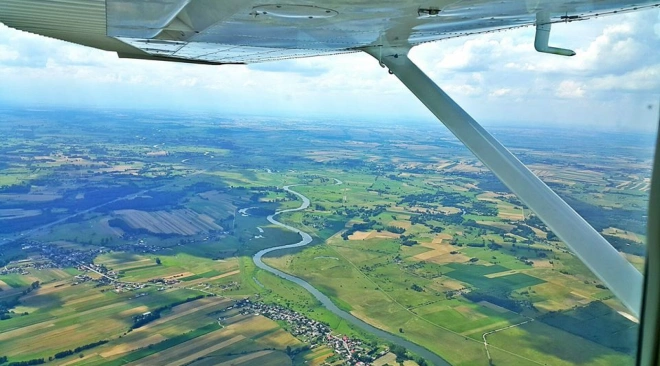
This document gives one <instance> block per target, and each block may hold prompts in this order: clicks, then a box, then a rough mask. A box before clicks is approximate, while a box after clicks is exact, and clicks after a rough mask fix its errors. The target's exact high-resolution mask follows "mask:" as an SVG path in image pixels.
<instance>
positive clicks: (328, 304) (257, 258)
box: [252, 186, 449, 366]
mask: <svg viewBox="0 0 660 366" xmlns="http://www.w3.org/2000/svg"><path fill="white" fill-rule="evenodd" d="M290 187H293V186H284V187H283V188H284V190H285V191H287V192H289V193H292V194H295V195H296V196H298V197H299V198H300V199H301V200H302V204H301V205H300V207H298V208H290V209H287V210H281V211H277V212H275V213H274V214H272V215H270V216H268V217H267V219H268V221H270V222H271V223H272V224H274V225H277V226H280V227H283V228H285V229H287V230H290V231H293V232H296V233H298V234H300V235H301V236H302V240H300V241H299V242H297V243H294V244H287V245H280V246H276V247H271V248H267V249H263V250H260V251H259V252H257V254H255V255H254V256H253V257H252V260H253V261H254V264H256V265H257V267H259V268H261V269H263V270H266V271H268V272H270V273H272V274H274V275H277V276H280V277H282V278H284V279H286V280H289V281H291V282H294V283H296V284H298V285H300V286H302V287H303V288H304V289H305V290H307V291H309V292H310V293H311V294H312V295H313V296H314V297H315V298H316V299H317V300H319V301H320V302H321V304H323V306H324V307H325V308H326V309H328V310H330V311H331V312H333V313H335V314H336V315H337V316H339V317H340V318H342V319H344V320H346V321H348V322H350V323H351V324H353V325H355V326H357V327H359V328H361V329H362V330H365V331H367V332H369V333H371V334H373V335H375V336H377V337H379V338H382V339H385V340H387V341H389V342H392V343H394V344H397V345H399V346H403V347H405V348H406V349H408V350H410V351H411V352H414V353H416V354H417V355H419V356H421V357H423V358H425V359H426V361H428V362H430V363H432V364H433V365H436V366H445V365H449V363H448V362H447V361H445V360H444V359H442V358H441V357H440V356H438V355H436V354H435V353H433V352H431V351H429V350H427V349H426V348H424V347H422V346H419V345H417V344H415V343H412V342H410V341H408V340H406V339H403V338H401V337H398V336H396V335H394V334H392V333H388V332H386V331H384V330H381V329H378V328H376V327H374V326H372V325H370V324H368V323H365V322H364V321H362V320H360V319H358V318H356V317H355V316H353V315H351V314H350V313H348V312H346V311H343V310H341V309H339V308H338V307H337V306H336V305H335V304H334V303H333V302H332V300H330V298H329V297H327V296H325V295H324V294H323V293H322V292H321V291H319V290H317V289H316V288H315V287H314V286H312V285H310V284H309V283H308V282H307V281H304V280H302V279H300V278H298V277H295V276H292V275H290V274H287V273H284V272H282V271H280V270H278V269H275V268H273V267H271V266H269V265H267V264H266V263H264V262H263V261H262V257H263V256H264V255H265V254H267V253H270V252H274V251H276V250H280V249H288V248H297V247H302V246H305V245H307V244H309V243H311V242H312V237H311V236H310V235H309V234H307V233H306V232H304V231H302V230H299V229H297V228H295V227H293V226H289V225H286V224H283V223H281V222H279V221H277V220H275V216H277V215H279V214H282V213H286V212H295V211H301V210H304V209H306V208H307V207H309V203H310V202H309V198H307V197H305V196H303V195H302V194H300V193H298V192H296V191H294V190H292V189H291V188H290Z"/></svg>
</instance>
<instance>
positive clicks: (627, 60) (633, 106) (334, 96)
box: [0, 9, 660, 132]
mask: <svg viewBox="0 0 660 366" xmlns="http://www.w3.org/2000/svg"><path fill="white" fill-rule="evenodd" d="M533 42H534V28H533V27H525V28H521V29H515V30H509V31H505V32H498V33H493V34H485V35H477V36H470V37H463V38H457V39H451V40H445V41H439V42H434V43H429V44H423V45H420V46H418V47H415V48H414V49H413V50H412V51H411V55H410V57H411V59H413V61H415V62H416V63H417V64H418V65H419V66H420V67H421V68H422V70H424V71H425V72H427V73H428V74H429V76H431V78H432V79H433V80H434V81H435V82H436V83H438V85H439V86H440V87H441V88H443V89H444V90H445V91H446V92H447V93H448V94H449V95H450V96H452V97H453V98H454V99H455V100H456V101H457V102H458V103H459V104H461V105H462V106H463V107H464V108H465V109H466V110H467V111H468V113H470V114H471V115H472V116H473V117H475V119H477V120H478V121H481V122H483V123H485V124H490V125H493V124H507V125H510V124H524V125H542V126H561V127H572V126H580V127H584V128H603V129H608V130H615V131H616V130H621V131H626V130H636V131H637V130H639V131H648V132H652V131H655V129H656V128H657V126H658V108H659V101H660V12H659V11H658V10H657V9H653V10H645V11H640V12H636V13H629V14H620V15H615V16H608V17H602V18H598V19H591V20H587V21H583V22H572V23H567V24H558V25H554V26H553V30H552V34H551V39H550V45H554V46H558V47H563V48H569V49H573V50H575V51H576V52H577V55H576V56H574V57H561V56H554V55H548V54H540V53H537V52H536V51H535V50H534V47H533ZM0 106H20V107H21V108H24V107H44V106H45V107H65V108H69V107H84V108H104V109H107V108H122V109H130V108H138V109H158V110H164V111H170V110H173V111H186V110H190V111H208V112H212V113H216V114H218V115H232V114H244V115H260V116H290V117H318V116H323V117H330V118H353V119H356V120H364V121H369V122H370V123H377V121H379V120H401V121H415V120H424V121H426V120H431V119H432V118H433V116H432V115H431V114H430V112H428V111H427V110H426V108H425V107H424V106H423V105H422V104H421V103H420V102H419V101H417V100H416V98H415V97H414V96H413V95H412V94H411V93H410V92H409V91H408V90H407V89H406V88H405V87H404V86H403V85H402V84H401V83H400V82H399V81H398V80H397V79H396V78H395V77H394V76H392V75H389V74H388V73H387V71H386V70H385V69H382V68H381V67H379V65H378V63H377V61H375V60H374V59H373V58H371V57H370V56H368V55H366V54H362V53H352V54H346V55H335V56H326V57H315V58H307V59H299V60H287V61H278V62H271V63H263V64H254V65H247V66H239V65H225V66H208V65H191V64H179V63H169V62H154V61H142V60H126V59H121V60H120V59H118V58H117V56H116V54H114V53H111V52H105V51H100V50H95V49H92V48H87V47H83V46H78V45H74V44H70V43H66V42H62V41H57V40H53V39H48V38H45V37H40V36H36V35H32V34H29V33H25V32H19V31H16V30H13V29H10V28H8V27H5V26H4V25H1V24H0Z"/></svg>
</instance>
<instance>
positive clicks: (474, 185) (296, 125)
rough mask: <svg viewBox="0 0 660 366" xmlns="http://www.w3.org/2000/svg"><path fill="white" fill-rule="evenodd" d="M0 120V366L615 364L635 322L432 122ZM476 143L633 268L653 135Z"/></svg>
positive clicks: (22, 114)
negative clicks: (492, 148)
mask: <svg viewBox="0 0 660 366" xmlns="http://www.w3.org/2000/svg"><path fill="white" fill-rule="evenodd" d="M0 116H1V118H0V133H1V134H2V138H1V139H0V157H1V158H0V365H14V366H17V365H37V364H48V365H164V364H176V365H190V366H202V365H255V364H256V365H262V366H268V365H347V364H348V365H358V364H362V365H377V366H382V365H406V366H413V365H420V366H424V365H432V364H435V363H437V362H439V361H437V360H444V361H446V362H448V363H450V364H452V365H613V366H619V365H626V364H633V363H634V357H635V352H636V345H637V341H636V337H637V326H638V325H637V320H636V319H635V318H634V317H632V316H631V315H630V314H628V313H627V310H626V308H625V307H624V306H623V305H622V304H621V303H619V301H618V300H617V299H616V298H615V297H614V296H613V295H612V293H611V292H610V291H609V290H608V288H607V287H606V286H604V285H603V284H602V283H601V282H600V281H599V280H598V279H597V278H596V277H595V276H594V275H593V274H592V273H591V272H590V271H589V270H588V269H587V268H586V267H585V266H584V265H583V264H582V263H581V262H580V260H579V259H578V258H577V257H575V256H574V255H573V254H572V253H571V252H570V251H569V250H568V249H567V247H566V246H565V245H564V244H563V243H562V242H561V241H560V240H559V239H558V238H557V236H556V235H555V234H554V233H553V232H552V231H550V230H549V229H548V228H547V227H546V226H545V225H544V223H543V222H542V221H541V220H540V219H539V218H538V217H536V216H535V215H534V212H532V211H531V210H529V209H528V208H527V207H526V206H525V205H524V204H523V203H522V202H520V201H519V200H518V199H517V198H516V196H515V195H513V194H511V193H510V192H509V191H508V189H507V188H506V187H505V186H503V185H502V184H501V183H500V182H499V180H498V179H497V178H496V177H495V176H494V175H493V174H492V173H490V172H489V171H488V170H487V169H486V168H485V167H484V166H483V165H482V164H481V163H479V162H478V160H477V159H476V158H474V157H473V156H472V155H471V153H470V152H469V151H468V150H467V149H465V148H464V147H463V146H462V145H461V144H460V143H459V142H458V141H457V140H456V139H455V138H453V137H452V135H451V134H450V133H449V132H448V131H446V130H445V129H444V128H443V127H442V126H441V125H440V124H429V123H421V122H415V121H400V122H396V123H395V122H383V123H373V122H361V121H342V120H330V119H328V120H323V119H320V120H315V119H304V118H297V119H293V118H263V117H233V118H228V117H218V116H213V115H207V114H192V113H185V114H184V113H181V114H180V115H177V114H165V113H159V112H153V113H146V112H135V111H86V110H13V109H3V110H0ZM492 130H493V131H494V134H495V135H496V137H498V138H499V139H501V140H502V141H503V143H504V144H505V145H506V146H508V147H509V148H510V149H511V150H512V151H513V152H514V154H516V156H518V158H519V159H520V160H521V161H523V162H524V163H525V164H527V165H528V166H529V167H530V169H532V170H533V171H534V172H535V173H536V174H538V175H539V176H540V177H541V178H542V179H543V180H544V181H545V182H546V184H548V185H549V186H550V187H552V188H553V189H554V190H555V191H556V192H557V193H558V194H559V195H560V196H562V198H564V199H565V200H566V201H567V202H568V203H569V204H570V205H571V206H572V207H573V208H574V209H575V210H576V211H577V212H579V213H580V214H581V215H583V216H584V217H585V218H586V219H587V221H589V222H590V224H591V225H592V226H594V228H595V229H596V230H597V231H599V232H600V233H601V234H602V235H603V236H604V237H605V238H606V239H607V240H608V241H609V242H610V243H611V245H613V246H614V247H615V248H616V249H617V250H618V251H620V252H621V255H622V256H624V257H625V258H627V259H628V260H629V261H630V262H631V263H632V264H633V265H634V266H635V267H637V268H638V269H640V270H642V269H643V266H644V255H645V244H644V243H645V234H646V219H647V217H646V210H647V204H648V194H649V189H650V179H649V177H650V172H651V161H652V154H653V148H654V145H653V144H654V141H653V136H649V135H636V134H632V133H621V132H606V131H602V132H598V131H580V130H563V129H552V128H541V127H502V126H498V127H493V128H492ZM303 198H305V199H308V200H309V205H308V206H307V205H306V204H305V202H304V200H303ZM281 211H282V212H281ZM305 235H309V236H311V242H309V243H304V242H305ZM295 243H304V245H303V244H300V245H299V246H295V247H288V248H283V249H278V250H273V251H270V252H267V253H265V254H263V263H264V264H265V265H266V266H267V267H269V268H271V269H273V270H266V269H264V268H262V267H259V266H257V264H256V262H257V261H256V258H257V256H255V255H256V254H257V253H258V252H260V251H262V250H264V249H267V248H272V247H279V246H286V245H288V244H295ZM275 271H281V272H283V273H285V274H287V275H289V277H290V276H294V277H295V278H296V280H295V281H292V280H291V279H287V278H284V277H282V276H280V275H276V274H274V273H275ZM301 283H306V284H308V285H309V286H310V287H312V288H314V289H316V290H318V291H319V292H320V293H321V294H322V295H324V296H325V297H327V298H328V299H329V300H330V301H331V303H332V304H334V307H335V308H332V307H331V306H329V305H328V304H327V303H325V302H323V301H320V300H319V297H318V296H317V295H314V294H313V293H311V292H309V291H308V290H307V289H305V288H304V287H303V286H302V285H301ZM349 318H350V319H349ZM353 318H354V319H355V320H351V319H353ZM361 322H364V323H365V324H367V325H368V326H366V325H360V323H361ZM369 326H372V327H375V328H378V329H380V330H381V331H385V332H386V333H387V336H384V335H383V334H380V333H379V332H376V331H372V330H370V329H372V328H369ZM405 342H409V343H405ZM410 344H413V345H414V347H412V346H406V345H410ZM420 350H421V351H420ZM429 355H430V356H429ZM444 361H443V362H444Z"/></svg>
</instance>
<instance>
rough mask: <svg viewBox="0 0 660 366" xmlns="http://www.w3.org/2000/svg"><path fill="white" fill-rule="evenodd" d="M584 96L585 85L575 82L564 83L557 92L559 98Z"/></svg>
mask: <svg viewBox="0 0 660 366" xmlns="http://www.w3.org/2000/svg"><path fill="white" fill-rule="evenodd" d="M584 94H585V90H584V85H582V84H581V83H578V82H576V81H573V80H564V81H562V82H561V83H559V86H557V90H556V92H555V95H556V96H558V97H559V98H582V97H584Z"/></svg>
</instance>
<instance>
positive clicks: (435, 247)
mask: <svg viewBox="0 0 660 366" xmlns="http://www.w3.org/2000/svg"><path fill="white" fill-rule="evenodd" d="M451 238H452V236H451V235H450V234H445V233H442V234H437V235H436V236H435V238H434V239H433V241H432V242H430V243H421V244H420V245H421V246H423V247H425V248H429V249H431V250H429V251H428V252H424V253H420V254H417V255H416V256H414V257H413V258H414V259H417V260H419V261H427V262H433V263H437V264H443V263H454V262H455V263H464V262H467V261H468V260H470V258H469V257H467V256H465V255H464V254H461V253H457V254H451V252H453V251H456V249H455V248H454V247H453V246H452V245H451V244H449V240H451Z"/></svg>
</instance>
